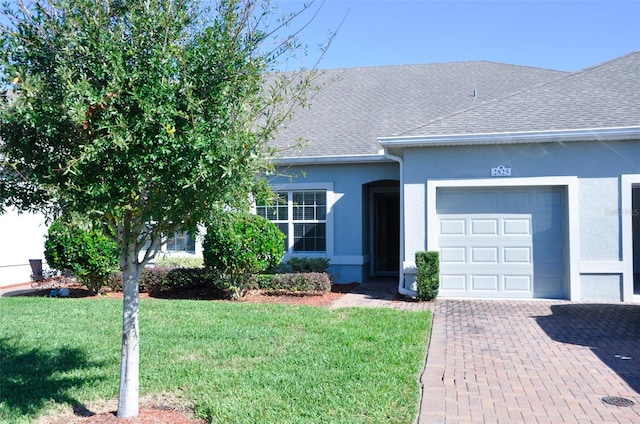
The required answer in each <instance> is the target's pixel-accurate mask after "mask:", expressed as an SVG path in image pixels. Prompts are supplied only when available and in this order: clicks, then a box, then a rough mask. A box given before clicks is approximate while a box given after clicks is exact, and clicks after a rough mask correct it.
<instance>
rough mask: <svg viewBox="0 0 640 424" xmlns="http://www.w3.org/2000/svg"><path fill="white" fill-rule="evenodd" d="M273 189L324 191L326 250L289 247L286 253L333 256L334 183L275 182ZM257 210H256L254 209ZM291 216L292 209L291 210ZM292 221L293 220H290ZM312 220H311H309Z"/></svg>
mask: <svg viewBox="0 0 640 424" xmlns="http://www.w3.org/2000/svg"><path fill="white" fill-rule="evenodd" d="M271 189H272V190H273V191H276V192H277V191H288V192H291V191H324V192H325V193H326V197H327V218H326V221H325V222H326V246H325V247H326V251H324V252H294V251H293V248H289V247H287V252H286V253H285V259H286V258H289V257H303V256H307V257H326V258H329V259H331V258H333V255H334V241H333V239H334V237H333V230H334V224H333V205H334V203H335V196H334V193H333V183H330V182H327V183H289V184H274V185H272V186H271ZM289 207H291V205H290V204H289ZM254 212H255V211H254ZM289 213H290V215H289V216H290V217H292V216H293V215H291V211H289ZM290 222H291V221H290ZM309 222H311V221H309ZM289 230H290V234H289V238H290V242H289V243H290V245H292V243H293V232H292V231H291V229H289Z"/></svg>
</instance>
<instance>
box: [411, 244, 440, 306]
mask: <svg viewBox="0 0 640 424" xmlns="http://www.w3.org/2000/svg"><path fill="white" fill-rule="evenodd" d="M416 267H417V268H418V270H417V273H416V285H417V286H418V299H419V300H433V299H435V298H436V297H437V296H438V290H439V289H440V254H439V253H438V252H416Z"/></svg>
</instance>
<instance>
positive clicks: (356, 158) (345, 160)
mask: <svg viewBox="0 0 640 424" xmlns="http://www.w3.org/2000/svg"><path fill="white" fill-rule="evenodd" d="M273 161H274V165H276V166H284V165H326V164H349V163H376V162H392V161H391V160H390V159H389V158H387V157H386V156H385V155H384V154H382V153H380V154H375V155H336V156H299V157H284V158H274V159H273Z"/></svg>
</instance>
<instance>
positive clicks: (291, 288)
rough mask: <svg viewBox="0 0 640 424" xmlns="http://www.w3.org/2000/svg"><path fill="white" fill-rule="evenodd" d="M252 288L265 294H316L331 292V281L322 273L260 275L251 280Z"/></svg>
mask: <svg viewBox="0 0 640 424" xmlns="http://www.w3.org/2000/svg"><path fill="white" fill-rule="evenodd" d="M252 288H256V289H260V290H263V291H265V292H267V293H270V292H271V293H297V294H317V293H323V292H328V291H331V279H330V278H329V274H327V273H324V272H307V273H295V274H261V275H256V276H255V278H253V279H252Z"/></svg>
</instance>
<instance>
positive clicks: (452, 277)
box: [440, 274, 467, 293]
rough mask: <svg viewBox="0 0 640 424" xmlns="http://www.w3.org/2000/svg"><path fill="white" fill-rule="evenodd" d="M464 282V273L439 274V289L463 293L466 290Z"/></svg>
mask: <svg viewBox="0 0 640 424" xmlns="http://www.w3.org/2000/svg"><path fill="white" fill-rule="evenodd" d="M466 282H467V276H466V275H456V274H447V275H441V276H440V290H443V291H451V292H461V293H464V292H466V291H467V284H466Z"/></svg>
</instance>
